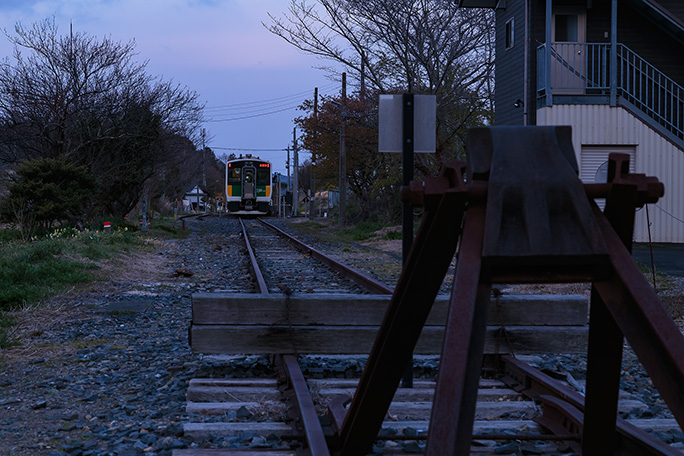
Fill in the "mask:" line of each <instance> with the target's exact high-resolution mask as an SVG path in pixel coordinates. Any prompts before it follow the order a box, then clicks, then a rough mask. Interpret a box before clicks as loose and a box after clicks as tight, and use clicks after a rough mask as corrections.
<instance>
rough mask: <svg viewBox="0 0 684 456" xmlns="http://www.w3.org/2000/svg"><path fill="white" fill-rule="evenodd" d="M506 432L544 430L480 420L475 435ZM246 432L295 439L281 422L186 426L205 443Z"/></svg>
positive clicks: (400, 424)
mask: <svg viewBox="0 0 684 456" xmlns="http://www.w3.org/2000/svg"><path fill="white" fill-rule="evenodd" d="M408 428H411V429H414V430H417V431H419V432H421V431H427V430H428V428H429V421H428V420H394V421H393V420H387V421H385V422H383V424H382V429H393V430H396V431H398V433H399V434H401V433H402V432H403V431H404V430H405V429H408ZM504 430H517V431H532V430H541V428H540V427H539V425H538V424H537V423H535V422H534V421H531V420H476V421H475V425H474V428H473V431H474V432H475V433H482V432H500V431H504ZM244 432H254V433H256V434H259V435H264V436H265V435H268V434H271V433H273V434H275V435H278V436H284V435H292V428H291V427H290V426H288V425H286V424H284V423H279V422H260V423H255V422H243V423H185V424H184V425H183V433H184V435H185V436H186V437H190V438H195V439H201V438H205V437H209V436H212V435H221V436H225V437H230V436H237V435H240V434H242V433H244Z"/></svg>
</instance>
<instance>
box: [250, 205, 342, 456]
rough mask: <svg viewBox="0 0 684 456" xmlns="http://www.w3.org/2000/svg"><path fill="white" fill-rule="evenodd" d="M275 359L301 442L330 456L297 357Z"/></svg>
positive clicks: (257, 272) (262, 285)
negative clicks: (290, 397)
mask: <svg viewBox="0 0 684 456" xmlns="http://www.w3.org/2000/svg"><path fill="white" fill-rule="evenodd" d="M238 220H239V221H240V227H241V228H242V235H243V237H244V239H245V246H246V247H247V252H248V254H249V259H250V268H251V269H252V272H253V273H254V277H255V278H256V281H257V284H258V288H259V292H260V293H262V294H268V287H267V286H266V281H265V280H264V276H263V274H262V273H261V269H260V268H259V265H258V264H257V261H256V255H255V254H254V249H252V245H251V244H250V242H249V236H248V233H247V228H246V227H245V224H244V222H243V221H242V218H238ZM277 359H278V360H279V361H280V363H279V364H281V368H282V372H283V374H284V376H285V378H286V379H287V380H286V381H287V385H288V386H289V387H290V388H291V390H292V394H293V397H294V401H295V405H296V407H295V409H296V412H297V414H298V419H299V420H300V422H301V425H302V428H303V433H304V436H303V440H305V441H306V444H307V446H308V448H309V452H310V454H312V455H315V456H330V451H329V450H328V444H327V442H326V440H325V434H324V432H323V428H322V426H321V422H320V420H319V418H318V414H317V413H316V407H315V405H314V403H313V398H312V396H311V392H310V391H309V387H308V386H307V384H306V378H305V377H304V373H303V372H302V369H301V367H300V366H299V363H298V362H297V357H296V356H295V355H282V356H278V357H277ZM295 420H296V418H295Z"/></svg>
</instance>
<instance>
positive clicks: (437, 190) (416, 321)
mask: <svg viewBox="0 0 684 456" xmlns="http://www.w3.org/2000/svg"><path fill="white" fill-rule="evenodd" d="M462 170H463V166H462V164H459V163H453V164H451V165H450V168H448V169H446V170H445V171H444V172H443V173H442V175H441V177H439V178H431V179H428V180H426V182H425V189H424V194H423V195H422V196H424V200H425V215H424V216H423V221H422V223H421V225H420V228H419V229H418V233H417V235H416V239H415V241H414V244H413V247H412V248H411V251H410V253H409V257H408V259H407V261H406V263H405V265H404V268H403V270H402V274H401V277H400V278H399V282H398V284H397V288H396V290H395V292H394V294H393V295H392V300H391V301H390V305H389V306H388V308H387V312H386V313H385V317H384V320H383V323H382V326H381V327H380V330H379V331H378V334H377V337H376V339H375V343H374V344H373V348H372V350H371V353H370V355H369V358H368V362H367V363H366V367H365V369H364V371H363V375H362V376H361V380H360V381H359V385H358V387H357V389H356V393H355V394H354V398H353V400H352V402H351V405H350V408H349V411H348V412H347V414H346V417H345V420H344V423H343V425H342V429H341V432H340V441H341V445H342V449H341V452H340V454H341V455H342V456H357V455H360V454H366V453H367V452H369V451H370V450H371V447H372V444H373V442H374V441H375V438H376V436H377V435H378V433H379V431H380V429H381V428H382V422H383V419H384V417H385V414H386V412H387V410H388V408H389V405H390V403H391V402H392V398H393V396H394V393H395V391H396V389H397V387H398V385H399V381H400V380H401V378H402V375H403V374H404V371H405V369H406V366H407V365H408V363H409V361H410V359H411V354H412V351H413V349H414V347H415V344H416V342H417V340H418V337H419V336H420V332H421V330H422V328H423V326H424V324H425V321H426V319H427V316H428V314H429V312H430V309H431V308H432V304H433V302H434V299H435V297H436V296H437V293H438V292H439V288H440V286H441V284H442V280H443V278H444V275H445V274H446V272H447V270H448V268H449V264H450V263H451V259H452V258H453V255H454V253H455V251H456V246H457V242H458V238H459V235H458V233H459V231H460V227H461V222H462V219H463V212H464V209H465V202H466V200H467V190H466V189H465V188H464V187H465V186H464V184H463V179H462ZM437 240H438V241H439V242H435V241H437Z"/></svg>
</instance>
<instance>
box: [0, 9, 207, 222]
mask: <svg viewBox="0 0 684 456" xmlns="http://www.w3.org/2000/svg"><path fill="white" fill-rule="evenodd" d="M4 33H5V35H6V36H7V38H8V39H9V40H10V41H11V42H12V43H13V44H14V46H15V51H14V56H13V58H12V59H11V60H10V59H6V60H5V61H3V62H2V63H1V64H0V163H2V162H4V163H17V162H18V161H20V160H25V159H33V158H39V157H44V158H57V157H59V158H60V159H63V160H67V161H70V162H73V163H77V164H79V165H82V166H85V167H86V168H87V169H88V170H89V172H90V173H91V174H92V175H94V176H95V177H96V179H97V181H98V184H99V193H98V198H97V199H93V202H96V204H93V205H91V206H90V207H88V208H86V210H87V213H88V214H89V215H90V216H91V217H94V216H96V215H97V214H98V213H101V212H110V213H113V214H124V213H126V212H128V211H129V210H130V209H132V208H133V207H134V206H135V204H136V203H137V201H138V200H139V199H140V197H141V195H142V192H143V189H144V188H145V186H146V183H147V182H148V181H149V180H150V179H151V178H152V177H153V176H154V175H155V172H156V171H157V170H158V169H159V168H160V167H161V166H168V164H169V163H170V162H171V160H170V159H169V157H168V155H169V154H172V153H174V152H176V150H177V149H175V148H173V147H169V145H172V144H174V143H173V141H175V138H177V137H179V136H182V137H186V138H188V139H189V140H196V139H197V138H195V133H196V131H197V126H198V125H199V122H200V121H201V114H202V106H201V105H200V104H199V103H198V101H197V99H198V95H197V94H196V93H194V92H191V91H189V90H187V89H186V88H184V87H181V86H179V85H175V84H173V83H171V82H166V81H161V80H158V79H156V78H153V77H151V76H149V75H148V74H147V73H146V71H145V70H146V62H143V63H136V61H135V56H136V54H135V42H133V41H131V42H129V43H126V44H121V43H118V42H115V41H113V40H112V39H111V38H106V37H105V38H103V39H101V40H98V39H96V38H94V37H92V36H89V35H87V34H84V33H70V34H69V35H66V36H63V35H60V34H59V33H58V29H57V26H56V25H55V22H54V19H53V20H45V21H43V22H39V23H36V24H34V25H33V26H32V27H24V26H22V25H21V24H17V26H16V27H15V30H14V34H12V35H10V34H9V33H8V32H7V31H5V32H4ZM169 140H170V141H171V143H170V144H169V143H167V141H169Z"/></svg>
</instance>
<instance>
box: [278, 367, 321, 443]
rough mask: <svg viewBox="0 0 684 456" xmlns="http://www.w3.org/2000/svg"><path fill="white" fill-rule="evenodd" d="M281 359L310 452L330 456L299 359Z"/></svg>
mask: <svg viewBox="0 0 684 456" xmlns="http://www.w3.org/2000/svg"><path fill="white" fill-rule="evenodd" d="M281 359H282V362H283V370H284V371H285V373H286V375H287V379H288V382H289V386H290V387H291V388H292V393H293V395H294V399H295V402H296V406H297V411H298V412H299V417H300V419H301V424H302V428H303V430H304V437H305V439H306V443H307V445H308V447H309V452H310V453H311V454H312V455H314V456H330V450H329V449H328V444H327V442H326V440H325V434H324V433H323V427H322V426H321V422H320V420H319V418H318V414H317V413H316V406H315V405H314V403H313V399H312V397H311V392H310V391H309V387H308V386H307V384H306V379H305V378H304V374H303V373H302V369H301V368H300V367H299V363H298V362H297V357H296V356H294V355H283V356H282V358H281Z"/></svg>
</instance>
